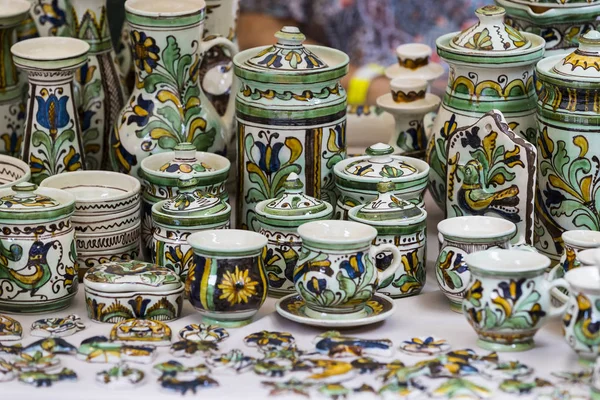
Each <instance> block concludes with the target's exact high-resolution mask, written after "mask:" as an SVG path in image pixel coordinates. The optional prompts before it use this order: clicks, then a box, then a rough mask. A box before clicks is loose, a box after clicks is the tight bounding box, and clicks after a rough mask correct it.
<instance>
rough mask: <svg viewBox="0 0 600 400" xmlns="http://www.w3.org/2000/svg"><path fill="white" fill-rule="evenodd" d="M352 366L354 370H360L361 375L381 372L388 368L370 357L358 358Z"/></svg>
mask: <svg viewBox="0 0 600 400" xmlns="http://www.w3.org/2000/svg"><path fill="white" fill-rule="evenodd" d="M350 364H351V365H352V368H354V369H356V370H358V372H359V373H360V374H372V373H373V372H376V371H379V370H381V369H383V368H385V366H386V364H385V363H382V362H379V361H377V360H375V359H373V358H368V357H362V358H357V359H356V360H354V361H352V362H351V363H350Z"/></svg>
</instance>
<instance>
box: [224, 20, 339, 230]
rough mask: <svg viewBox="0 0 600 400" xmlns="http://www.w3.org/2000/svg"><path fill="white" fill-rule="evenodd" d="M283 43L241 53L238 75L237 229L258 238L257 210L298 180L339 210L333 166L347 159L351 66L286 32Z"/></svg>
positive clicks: (282, 34) (236, 61)
mask: <svg viewBox="0 0 600 400" xmlns="http://www.w3.org/2000/svg"><path fill="white" fill-rule="evenodd" d="M275 37H276V38H277V43H276V44H274V45H269V46H264V47H260V48H254V49H249V50H246V51H243V52H240V53H238V54H237V55H236V56H235V57H234V58H233V63H234V73H235V75H236V76H237V77H238V78H239V79H240V81H241V88H240V90H239V91H238V92H237V96H236V111H237V115H236V117H237V123H238V168H239V177H238V179H239V185H240V186H239V191H238V192H239V195H238V197H237V226H238V227H242V226H244V227H248V228H249V229H253V230H257V229H258V226H257V224H256V213H255V212H254V208H255V206H256V204H257V203H259V202H260V201H263V200H267V199H272V198H274V197H277V196H279V195H280V194H281V193H282V192H283V183H284V182H285V179H286V177H287V176H288V175H289V174H290V173H292V172H295V173H296V174H298V176H299V177H300V179H301V181H302V184H303V185H304V188H305V192H306V194H307V195H309V196H312V197H315V198H318V199H322V200H325V201H327V202H329V203H330V204H333V203H334V202H335V198H336V193H335V185H334V181H333V173H332V169H333V166H334V165H335V164H336V163H337V162H339V161H340V160H342V159H344V158H345V156H346V92H345V91H344V89H343V87H342V86H341V85H340V80H341V79H342V78H343V77H344V76H345V75H346V73H347V72H348V63H349V59H348V56H347V55H346V54H344V53H343V52H341V51H339V50H334V49H330V48H327V47H322V46H313V45H304V44H302V43H303V41H304V39H305V36H304V35H303V34H302V33H301V32H300V31H299V30H298V28H296V27H291V26H286V27H283V28H282V29H281V30H280V31H279V32H277V33H276V34H275Z"/></svg>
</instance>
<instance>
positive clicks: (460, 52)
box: [426, 5, 545, 210]
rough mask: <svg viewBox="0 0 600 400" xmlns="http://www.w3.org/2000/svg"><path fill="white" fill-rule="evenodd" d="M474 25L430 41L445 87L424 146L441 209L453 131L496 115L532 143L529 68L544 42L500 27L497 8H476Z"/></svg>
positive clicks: (432, 187)
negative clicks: (445, 70) (444, 70)
mask: <svg viewBox="0 0 600 400" xmlns="http://www.w3.org/2000/svg"><path fill="white" fill-rule="evenodd" d="M476 15H477V17H478V18H479V22H478V23H477V24H475V25H473V26H471V27H469V28H467V29H465V30H464V31H462V32H455V33H449V34H447V35H443V36H441V37H439V38H438V39H437V41H436V45H437V52H438V54H439V55H440V57H441V58H442V59H444V60H445V61H446V62H447V63H448V64H449V65H450V71H449V76H448V85H447V87H446V93H445V95H444V98H443V101H442V106H441V107H440V109H439V111H438V114H437V117H436V119H435V122H434V124H433V128H432V129H433V134H432V136H431V138H430V141H429V145H428V147H427V155H426V160H427V162H428V163H429V165H430V166H431V173H430V174H429V188H430V191H431V194H432V196H433V198H434V200H435V202H436V203H437V204H438V206H439V207H440V208H441V209H442V210H445V207H446V205H445V198H446V197H445V196H444V194H445V191H446V162H447V156H446V142H447V140H448V138H449V137H450V135H452V133H454V131H456V130H457V129H458V128H459V127H463V126H471V125H473V124H474V123H475V122H477V120H479V119H480V118H481V117H483V116H484V115H485V114H486V113H487V112H489V111H491V110H493V109H497V110H499V111H501V112H502V114H503V115H504V117H505V118H506V120H507V122H508V124H509V126H510V127H511V129H512V130H513V131H514V132H515V133H517V134H518V135H519V136H521V137H523V138H525V139H527V140H529V141H530V142H532V143H533V142H534V141H535V137H536V122H535V108H536V107H535V102H536V92H535V87H534V81H533V68H534V66H535V63H536V62H537V61H538V60H540V59H541V58H542V56H543V54H544V44H545V42H544V39H542V38H541V37H539V36H537V35H534V34H531V33H527V32H519V31H517V30H515V29H513V28H511V27H510V26H508V25H506V24H505V23H504V15H505V11H504V9H503V8H502V7H497V6H493V5H490V6H485V7H482V8H479V9H477V11H476Z"/></svg>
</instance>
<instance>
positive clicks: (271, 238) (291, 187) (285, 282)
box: [256, 172, 333, 297]
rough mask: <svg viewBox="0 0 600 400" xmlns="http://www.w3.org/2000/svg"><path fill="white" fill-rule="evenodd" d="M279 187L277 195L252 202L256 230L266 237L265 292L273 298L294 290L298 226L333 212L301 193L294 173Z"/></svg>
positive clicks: (317, 200)
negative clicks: (266, 282) (253, 203)
mask: <svg viewBox="0 0 600 400" xmlns="http://www.w3.org/2000/svg"><path fill="white" fill-rule="evenodd" d="M283 187H284V192H283V193H282V194H281V195H280V196H278V197H277V198H275V199H268V200H263V201H261V202H260V203H258V204H257V205H256V215H257V219H258V225H259V230H258V232H259V233H260V234H262V235H264V236H266V238H267V239H268V243H267V249H266V254H265V270H266V273H267V279H268V281H269V294H270V295H274V296H277V297H280V296H284V295H288V294H291V293H295V292H296V289H295V287H294V269H295V268H296V261H298V258H299V255H300V250H301V248H302V239H301V238H300V235H298V231H297V230H298V227H299V226H300V225H302V224H304V223H306V222H310V221H318V220H323V219H330V218H331V216H332V215H333V207H332V206H331V204H329V203H327V202H326V201H322V200H319V199H315V198H314V197H311V196H308V195H306V194H304V192H303V185H302V181H301V180H300V178H299V177H298V175H296V173H294V172H292V173H291V174H289V175H288V177H287V179H286V181H285V183H284V184H283Z"/></svg>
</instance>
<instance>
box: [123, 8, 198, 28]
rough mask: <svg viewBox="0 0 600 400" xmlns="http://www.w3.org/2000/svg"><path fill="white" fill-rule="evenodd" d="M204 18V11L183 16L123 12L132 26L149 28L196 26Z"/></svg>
mask: <svg viewBox="0 0 600 400" xmlns="http://www.w3.org/2000/svg"><path fill="white" fill-rule="evenodd" d="M205 17H206V12H205V9H202V10H200V11H197V12H193V13H190V14H185V15H173V16H168V15H164V14H161V15H156V16H150V15H140V14H136V13H135V12H133V11H131V10H127V9H126V10H125V18H126V19H127V22H129V23H130V24H133V25H139V26H147V27H150V28H156V27H160V28H179V27H187V26H190V25H197V24H200V22H202V21H204V19H205Z"/></svg>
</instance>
